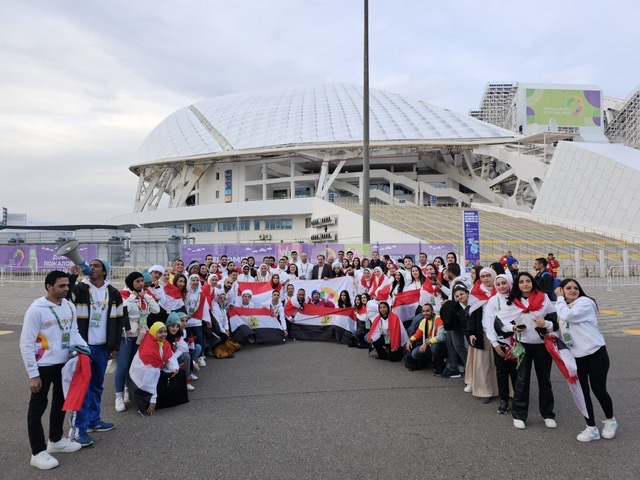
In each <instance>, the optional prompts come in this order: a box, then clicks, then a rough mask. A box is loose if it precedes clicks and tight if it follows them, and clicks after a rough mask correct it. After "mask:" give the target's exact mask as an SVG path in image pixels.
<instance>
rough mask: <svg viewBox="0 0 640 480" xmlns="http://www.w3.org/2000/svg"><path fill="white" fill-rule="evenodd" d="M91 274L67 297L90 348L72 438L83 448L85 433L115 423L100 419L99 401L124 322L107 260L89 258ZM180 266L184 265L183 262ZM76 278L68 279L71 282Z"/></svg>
mask: <svg viewBox="0 0 640 480" xmlns="http://www.w3.org/2000/svg"><path fill="white" fill-rule="evenodd" d="M89 266H90V267H91V273H90V274H89V276H88V277H85V278H84V279H83V280H82V282H80V283H78V284H76V285H74V287H73V290H72V294H71V298H72V299H73V302H74V303H75V304H76V308H77V310H78V330H79V332H80V335H82V338H84V339H85V341H86V342H87V343H88V344H89V348H90V349H91V360H92V361H91V382H90V383H89V388H88V390H87V395H86V396H85V399H84V403H83V404H82V409H81V410H80V411H79V412H78V413H77V414H76V415H75V420H74V422H73V425H74V427H75V439H76V441H77V442H78V443H79V444H80V445H82V446H83V447H88V446H90V445H93V443H94V442H93V438H91V436H90V435H89V433H88V432H108V431H109V430H113V429H114V427H115V425H114V424H113V423H110V422H103V421H102V420H101V419H100V404H101V400H102V390H103V384H104V375H105V372H106V370H107V361H108V360H109V359H112V358H115V356H116V353H117V351H118V350H119V349H120V338H121V336H122V328H123V326H124V323H125V321H126V322H127V323H128V320H126V319H125V318H124V313H123V308H122V296H121V295H120V292H119V291H118V290H117V289H116V288H114V287H113V286H112V285H111V284H110V283H109V281H108V280H107V277H108V276H109V273H110V272H111V266H110V265H109V262H107V261H106V260H101V259H98V258H96V259H93V260H91V262H90V263H89ZM183 267H184V264H183ZM76 278H77V277H75V276H73V277H72V278H71V280H72V282H75V280H76Z"/></svg>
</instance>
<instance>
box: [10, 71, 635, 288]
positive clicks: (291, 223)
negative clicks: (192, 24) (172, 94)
mask: <svg viewBox="0 0 640 480" xmlns="http://www.w3.org/2000/svg"><path fill="white" fill-rule="evenodd" d="M362 105H363V96H362V89H361V88H360V87H356V86H353V85H350V84H329V85H318V86H309V87H298V88H286V89H282V90H277V91H266V92H250V93H239V94H231V95H225V96H220V97H215V98H211V99H206V100H202V101H199V102H196V103H194V104H193V105H189V106H186V107H184V108H182V109H180V110H178V111H176V112H174V113H172V114H171V115H169V116H168V117H167V118H166V119H165V120H163V121H162V122H161V123H160V124H159V125H158V126H157V127H156V128H154V129H153V130H152V131H151V132H150V133H149V135H148V136H147V138H146V139H145V140H144V141H143V143H142V146H141V147H140V149H139V151H138V152H137V154H136V155H135V157H134V161H133V163H132V165H131V166H130V171H131V172H132V173H133V174H135V175H136V176H137V177H138V179H139V180H138V187H137V191H136V192H135V199H134V208H133V211H132V213H130V214H126V215H121V216H118V217H114V218H111V219H108V220H107V223H108V224H109V227H108V229H105V230H104V231H103V232H100V231H98V230H97V229H96V228H93V229H91V230H90V231H89V230H86V231H84V230H82V228H80V229H77V228H74V229H71V228H69V229H65V230H74V231H73V232H67V231H64V232H57V233H55V232H51V233H49V234H43V233H40V234H36V232H27V233H26V237H25V235H23V236H22V237H20V234H12V233H9V232H0V243H5V244H6V243H8V244H12V243H14V244H15V243H16V242H18V243H26V244H47V243H48V244H51V243H61V242H62V241H64V240H65V239H68V238H74V237H75V238H76V239H78V240H79V241H81V243H90V244H97V245H98V246H97V252H98V253H99V254H103V255H107V256H108V258H110V259H111V260H112V261H113V263H114V264H125V263H126V264H132V263H133V264H137V262H138V260H139V259H142V260H140V261H144V262H148V263H150V264H152V263H167V262H168V261H169V260H170V259H172V258H175V257H177V256H179V255H181V254H184V252H183V249H184V248H183V247H184V245H193V244H195V245H232V244H233V245H254V246H258V247H259V246H260V245H262V246H264V247H265V248H267V249H268V248H273V249H274V250H275V249H276V248H275V247H276V246H278V248H277V250H278V252H279V251H280V250H282V248H280V247H282V246H286V245H289V246H291V248H296V247H293V245H307V247H304V248H306V249H307V251H309V253H311V254H312V255H313V254H314V252H315V251H316V250H318V249H320V250H322V249H326V248H330V247H332V248H334V249H335V248H341V247H340V246H357V245H361V244H362V223H363V222H362V192H363V191H364V188H365V187H364V185H363V183H362V180H363V166H362V163H363V161H362V158H363V149H362V143H363V133H362V122H363V118H362ZM639 112H640V91H637V92H635V93H634V94H632V95H631V96H630V98H629V99H628V100H621V99H613V98H610V97H606V96H604V95H603V93H602V91H601V89H600V88H599V87H597V86H593V85H548V84H545V85H539V84H523V83H518V82H491V83H488V84H487V87H486V90H485V92H484V95H483V97H482V99H481V101H480V108H479V109H477V110H471V111H470V112H469V115H465V114H461V113H456V112H453V111H451V110H448V109H446V108H442V107H439V106H436V105H433V104H430V103H427V102H425V101H422V100H416V99H413V98H408V97H405V96H402V95H398V94H394V93H390V92H386V91H383V90H376V89H372V90H371V93H370V124H371V128H370V165H371V167H370V185H369V191H370V198H371V240H372V244H373V243H375V244H380V243H381V242H382V243H393V244H397V245H398V246H400V245H412V246H411V247H410V250H411V252H408V251H407V252H406V253H411V254H415V253H417V251H420V249H421V248H422V247H421V246H422V245H424V244H440V245H447V246H448V248H453V249H454V250H456V251H458V252H464V240H463V236H462V212H463V210H464V209H465V208H472V209H475V210H478V211H479V212H480V226H481V233H480V243H481V247H482V248H481V260H482V261H483V262H488V261H492V260H495V259H496V258H498V257H500V256H501V255H502V254H503V253H504V251H505V250H507V249H511V250H513V251H514V252H517V253H516V254H517V255H518V257H520V259H521V260H522V261H523V262H524V264H525V265H527V262H528V261H532V260H533V259H534V258H536V257H538V256H541V255H546V254H547V252H554V253H555V254H556V255H557V256H558V257H559V258H560V259H561V260H563V264H564V265H567V266H568V267H569V268H570V270H568V271H566V272H564V273H565V274H567V275H569V274H576V275H581V276H584V275H589V274H590V270H591V274H592V275H602V276H604V274H605V273H606V270H605V269H606V268H608V267H610V266H611V265H614V266H620V268H621V269H624V274H625V276H627V275H628V274H633V273H634V272H635V270H634V268H635V269H637V267H634V266H633V264H634V263H636V264H637V263H638V259H640V251H639V244H640V213H639V212H640V192H639V191H638V189H637V185H640V171H639V170H640V151H639V150H638V148H640V134H639V130H640V122H639V120H638V119H639V118H640V115H639ZM614 142H615V143H614ZM16 235H17V238H16ZM56 235H57V236H56ZM268 246H271V247H268ZM258 247H256V248H255V249H254V250H256V251H257V250H259V248H258ZM297 248H302V247H297ZM372 248H373V247H372ZM399 248H400V247H399ZM262 250H263V251H264V249H262ZM413 250H417V251H416V252H414V251H413ZM283 251H285V250H283ZM362 251H366V248H363V250H362ZM132 252H137V253H136V255H137V254H139V259H137V258H136V256H135V255H133V254H132ZM0 263H1V262H0ZM621 272H622V270H621ZM639 273H640V272H639Z"/></svg>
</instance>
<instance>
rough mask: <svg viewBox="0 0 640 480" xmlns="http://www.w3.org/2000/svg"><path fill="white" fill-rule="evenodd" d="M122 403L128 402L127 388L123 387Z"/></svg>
mask: <svg viewBox="0 0 640 480" xmlns="http://www.w3.org/2000/svg"><path fill="white" fill-rule="evenodd" d="M124 403H129V389H128V388H127V387H124Z"/></svg>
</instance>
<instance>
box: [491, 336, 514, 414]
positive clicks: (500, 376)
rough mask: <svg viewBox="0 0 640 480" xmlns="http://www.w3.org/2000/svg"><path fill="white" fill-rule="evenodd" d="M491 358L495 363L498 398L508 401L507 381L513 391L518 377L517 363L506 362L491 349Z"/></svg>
mask: <svg viewBox="0 0 640 480" xmlns="http://www.w3.org/2000/svg"><path fill="white" fill-rule="evenodd" d="M493 358H494V360H495V362H496V379H497V380H498V397H500V400H505V401H507V402H508V401H509V380H511V385H513V388H514V390H515V387H516V378H517V377H518V369H517V368H516V366H517V362H508V361H507V360H505V359H504V357H501V356H500V355H498V354H497V353H496V350H495V349H493Z"/></svg>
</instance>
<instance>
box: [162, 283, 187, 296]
mask: <svg viewBox="0 0 640 480" xmlns="http://www.w3.org/2000/svg"><path fill="white" fill-rule="evenodd" d="M164 293H166V294H167V296H168V297H171V298H173V299H176V300H178V299H182V298H184V297H183V296H182V290H180V289H179V288H178V287H176V286H175V285H174V284H173V283H167V284H166V285H165V286H164Z"/></svg>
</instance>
